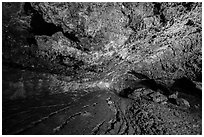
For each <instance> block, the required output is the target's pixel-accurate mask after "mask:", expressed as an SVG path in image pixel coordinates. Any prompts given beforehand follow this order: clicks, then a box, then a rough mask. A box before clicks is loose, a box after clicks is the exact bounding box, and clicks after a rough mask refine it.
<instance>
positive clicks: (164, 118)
mask: <svg viewBox="0 0 204 137" xmlns="http://www.w3.org/2000/svg"><path fill="white" fill-rule="evenodd" d="M59 77H60V76H57V75H52V74H49V73H40V72H34V71H28V70H20V69H15V68H9V67H6V66H4V67H3V84H2V87H3V90H2V91H3V93H2V95H3V98H2V101H3V109H2V115H3V118H2V122H3V128H2V133H3V134H5V135H8V134H27V135H28V134H29V135H32V134H47V135H49V134H60V135H61V134H111V135H115V134H128V135H130V134H139V135H145V134H202V130H201V129H202V110H201V107H202V106H201V105H202V104H201V101H199V100H198V99H197V98H196V99H195V98H194V97H192V96H188V97H189V99H191V102H190V101H189V100H188V101H189V102H190V105H191V106H190V107H189V108H188V107H187V108H185V107H179V106H177V105H175V104H173V103H172V102H169V101H167V102H165V103H157V102H156V101H154V100H152V99H151V95H150V96H149V95H147V94H142V95H140V96H138V95H137V93H138V92H136V93H135V94H134V95H132V97H131V98H122V97H119V96H117V95H115V94H114V93H113V92H111V91H110V90H108V89H100V88H99V87H97V86H95V87H94V86H92V87H87V86H84V87H83V86H82V88H79V90H71V88H69V86H67V85H69V84H71V83H68V82H65V81H63V80H60V79H59ZM86 87H87V88H86ZM140 91H141V93H142V92H148V89H143V91H142V90H140ZM153 94H154V93H153ZM193 101H194V102H193ZM192 104H194V105H192ZM195 105H197V107H194V106H195ZM198 105H200V106H198Z"/></svg>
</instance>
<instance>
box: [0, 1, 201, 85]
mask: <svg viewBox="0 0 204 137" xmlns="http://www.w3.org/2000/svg"><path fill="white" fill-rule="evenodd" d="M201 16H202V3H192V2H189V3H169V2H167V3H165V2H164V3H142V2H139V3H136V2H135V3H129V2H125V3H94V2H93V3H69V2H68V3H3V30H2V31H3V63H7V64H15V65H16V66H18V67H24V68H29V69H34V70H35V69H41V70H42V71H48V72H52V73H60V74H64V75H77V76H78V75H82V74H83V77H85V76H86V75H85V74H87V73H90V72H91V73H93V75H94V76H99V75H100V76H102V77H104V76H105V77H107V74H109V73H111V72H112V73H114V75H112V77H113V76H115V75H117V74H120V73H123V71H124V70H125V71H126V69H127V70H128V69H132V70H135V71H137V72H139V73H142V74H144V75H146V76H148V77H150V78H161V79H179V78H182V77H187V78H189V79H191V80H197V81H201V77H202V76H201V73H202V51H201V48H202V46H201V45H202V26H201V18H202V17H201ZM124 68H126V69H124ZM108 76H109V75H108Z"/></svg>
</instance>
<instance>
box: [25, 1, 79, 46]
mask: <svg viewBox="0 0 204 137" xmlns="http://www.w3.org/2000/svg"><path fill="white" fill-rule="evenodd" d="M24 11H25V14H26V15H31V16H32V18H31V23H30V26H31V30H30V33H32V34H33V35H47V36H52V35H53V34H55V33H56V32H59V31H61V32H62V33H63V34H64V36H65V37H67V38H68V39H70V40H71V41H73V42H76V43H77V42H80V41H79V39H78V37H76V34H74V33H68V32H63V29H62V27H61V26H56V25H55V24H53V23H47V22H46V21H45V20H44V19H43V16H42V14H41V13H40V12H39V11H37V10H35V9H34V8H33V7H32V6H31V3H29V2H26V3H25V4H24Z"/></svg>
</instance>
